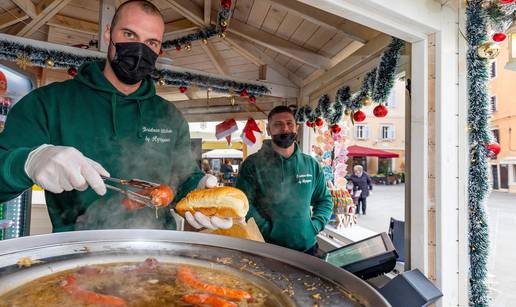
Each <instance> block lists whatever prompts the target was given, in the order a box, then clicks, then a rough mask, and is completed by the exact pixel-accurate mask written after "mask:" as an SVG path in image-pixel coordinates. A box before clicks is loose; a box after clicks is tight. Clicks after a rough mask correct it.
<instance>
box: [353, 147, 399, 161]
mask: <svg viewBox="0 0 516 307" xmlns="http://www.w3.org/2000/svg"><path fill="white" fill-rule="evenodd" d="M348 156H349V157H379V158H398V157H399V156H400V155H398V154H397V153H393V152H388V151H385V150H381V149H375V148H369V147H363V146H358V145H353V146H348Z"/></svg>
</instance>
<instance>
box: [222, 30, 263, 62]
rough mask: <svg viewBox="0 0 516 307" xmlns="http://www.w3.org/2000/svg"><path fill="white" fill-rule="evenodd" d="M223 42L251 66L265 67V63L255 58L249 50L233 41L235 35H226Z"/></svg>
mask: <svg viewBox="0 0 516 307" xmlns="http://www.w3.org/2000/svg"><path fill="white" fill-rule="evenodd" d="M239 40H240V39H239ZM225 41H226V42H227V43H228V44H230V45H231V47H233V49H234V50H235V51H236V52H238V53H239V54H240V55H241V56H243V57H244V58H246V59H248V60H249V61H251V62H252V63H253V64H255V65H257V66H261V65H265V62H264V61H262V60H261V59H260V58H259V57H257V56H255V55H254V54H253V52H252V51H250V49H246V48H244V47H242V46H240V45H239V43H238V42H236V40H235V35H231V33H226V38H225ZM253 49H254V48H253Z"/></svg>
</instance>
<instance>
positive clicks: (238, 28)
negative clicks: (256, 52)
mask: <svg viewBox="0 0 516 307" xmlns="http://www.w3.org/2000/svg"><path fill="white" fill-rule="evenodd" d="M228 31H230V32H231V33H235V34H237V35H238V36H240V37H243V38H245V39H246V40H248V41H251V42H254V43H256V44H259V45H261V46H263V47H266V48H269V49H271V50H273V51H276V52H278V53H279V54H283V55H285V56H287V57H289V58H293V59H295V60H298V61H299V62H301V63H305V64H308V65H310V66H312V67H315V68H317V69H319V68H324V69H329V68H331V66H332V63H331V60H330V59H328V58H327V57H325V56H322V55H320V54H317V53H315V52H312V51H310V50H308V49H305V48H303V47H300V46H298V45H296V44H294V43H292V42H290V41H287V40H285V39H283V38H280V37H278V36H275V35H272V34H271V33H268V32H265V31H263V30H261V29H258V28H255V27H252V26H250V25H248V24H245V23H243V22H240V21H238V20H237V19H231V25H230V26H229V27H228Z"/></svg>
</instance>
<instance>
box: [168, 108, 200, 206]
mask: <svg viewBox="0 0 516 307" xmlns="http://www.w3.org/2000/svg"><path fill="white" fill-rule="evenodd" d="M177 114H178V116H180V119H179V120H181V121H182V123H181V126H180V128H179V132H178V138H177V141H176V146H175V148H174V152H173V153H172V154H171V158H172V159H174V163H173V164H174V165H175V167H174V169H173V170H172V178H173V179H172V182H173V184H172V186H174V187H176V189H177V193H176V197H175V198H174V203H177V202H178V201H180V200H181V199H183V197H185V196H186V195H187V194H188V193H190V192H191V191H193V190H195V189H196V188H197V185H198V184H199V181H200V180H201V178H202V177H204V173H203V172H202V171H201V170H200V169H199V167H198V166H197V164H196V163H195V160H194V158H193V155H192V150H191V145H190V130H189V128H188V123H187V122H186V120H185V119H184V118H183V116H182V115H181V114H180V113H177Z"/></svg>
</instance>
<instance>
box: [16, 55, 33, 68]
mask: <svg viewBox="0 0 516 307" xmlns="http://www.w3.org/2000/svg"><path fill="white" fill-rule="evenodd" d="M15 62H16V65H18V66H19V67H20V68H21V69H23V70H25V68H27V66H30V65H31V59H30V58H29V56H28V55H26V54H25V53H22V54H17V55H16V61H15Z"/></svg>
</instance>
